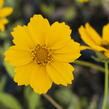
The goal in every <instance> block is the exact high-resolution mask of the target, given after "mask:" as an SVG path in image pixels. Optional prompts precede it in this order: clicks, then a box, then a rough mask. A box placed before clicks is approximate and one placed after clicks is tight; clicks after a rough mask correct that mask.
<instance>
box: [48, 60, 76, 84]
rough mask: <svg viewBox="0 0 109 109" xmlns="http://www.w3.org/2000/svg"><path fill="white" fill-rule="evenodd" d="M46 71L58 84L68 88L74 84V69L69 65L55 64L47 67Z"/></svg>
mask: <svg viewBox="0 0 109 109" xmlns="http://www.w3.org/2000/svg"><path fill="white" fill-rule="evenodd" d="M46 71H47V73H48V75H49V76H50V78H51V80H52V81H53V82H54V83H56V84H61V85H64V86H67V85H68V84H71V83H72V80H73V79H74V77H73V71H74V68H73V67H72V66H71V65H70V64H68V63H61V62H60V63H59V62H54V63H51V64H50V65H47V67H46Z"/></svg>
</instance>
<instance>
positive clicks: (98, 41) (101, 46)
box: [79, 23, 109, 58]
mask: <svg viewBox="0 0 109 109" xmlns="http://www.w3.org/2000/svg"><path fill="white" fill-rule="evenodd" d="M102 31H103V33H102V37H101V36H100V35H99V34H98V33H97V32H96V31H95V30H94V29H93V28H92V27H91V26H90V25H89V24H88V23H86V24H85V27H83V26H81V27H80V28H79V33H80V35H81V38H82V40H83V41H84V42H85V43H86V44H87V45H88V46H89V47H85V46H83V49H86V48H89V49H92V50H95V51H100V52H103V53H104V55H105V56H106V57H108V58H109V23H108V24H107V25H105V26H104V27H103V30H102Z"/></svg>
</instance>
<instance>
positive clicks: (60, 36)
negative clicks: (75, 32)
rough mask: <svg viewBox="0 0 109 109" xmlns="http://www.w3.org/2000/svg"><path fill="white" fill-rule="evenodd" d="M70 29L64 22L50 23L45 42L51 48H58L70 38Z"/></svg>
mask: <svg viewBox="0 0 109 109" xmlns="http://www.w3.org/2000/svg"><path fill="white" fill-rule="evenodd" d="M70 35H71V29H70V27H69V26H67V25H66V24H65V23H64V22H63V23H59V22H55V23H53V24H52V25H51V29H50V31H49V32H48V36H47V38H46V44H47V45H48V47H51V49H58V48H61V47H63V46H65V44H66V43H68V41H69V40H71V36H70Z"/></svg>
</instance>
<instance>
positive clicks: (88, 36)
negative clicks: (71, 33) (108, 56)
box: [79, 26, 105, 51]
mask: <svg viewBox="0 0 109 109" xmlns="http://www.w3.org/2000/svg"><path fill="white" fill-rule="evenodd" d="M79 33H80V35H81V38H82V40H83V41H84V42H85V43H86V44H88V45H89V46H90V47H91V49H93V50H97V51H105V48H103V47H102V46H100V45H98V44H97V43H96V42H95V40H93V39H92V36H93V34H91V33H89V32H88V31H87V30H86V29H85V28H84V27H83V26H81V27H80V28H79ZM95 34H96V33H95ZM100 43H101V42H100Z"/></svg>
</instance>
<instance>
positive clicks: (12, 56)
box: [5, 46, 32, 66]
mask: <svg viewBox="0 0 109 109" xmlns="http://www.w3.org/2000/svg"><path fill="white" fill-rule="evenodd" d="M5 61H8V62H9V63H10V65H12V66H21V65H25V64H28V63H30V62H31V61H32V57H31V54H30V52H28V51H26V50H25V51H24V50H19V49H17V47H16V46H12V47H10V48H9V49H8V50H7V51H6V52H5Z"/></svg>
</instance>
